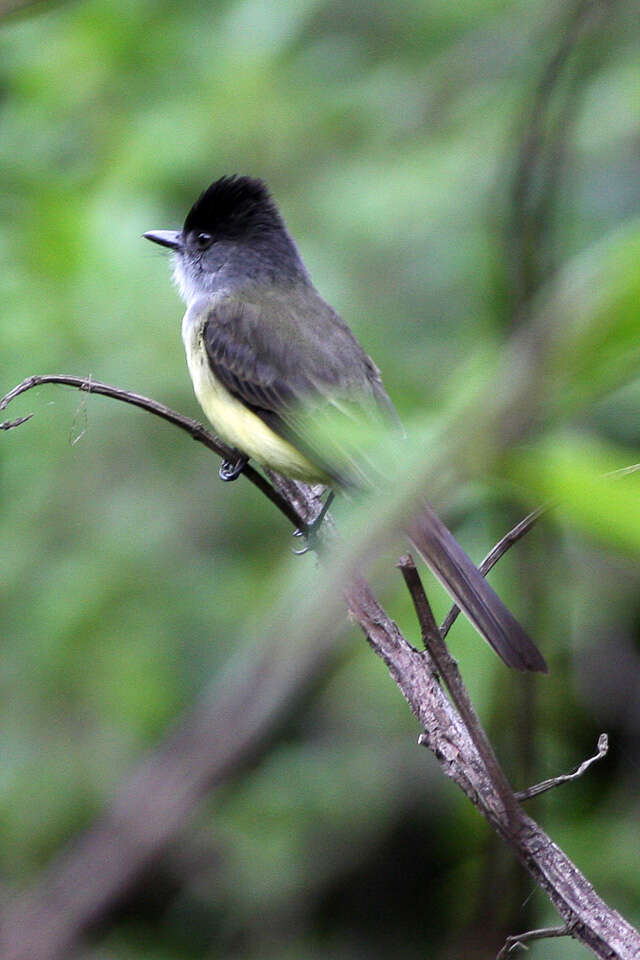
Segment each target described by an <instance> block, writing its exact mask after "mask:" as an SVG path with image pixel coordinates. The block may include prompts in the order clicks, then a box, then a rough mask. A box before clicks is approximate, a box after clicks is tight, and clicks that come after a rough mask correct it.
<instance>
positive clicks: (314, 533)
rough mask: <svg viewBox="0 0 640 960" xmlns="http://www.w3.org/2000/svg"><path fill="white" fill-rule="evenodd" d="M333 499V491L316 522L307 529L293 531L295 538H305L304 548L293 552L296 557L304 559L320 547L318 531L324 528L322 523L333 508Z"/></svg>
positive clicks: (308, 525) (307, 526)
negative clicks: (311, 551) (307, 554)
mask: <svg viewBox="0 0 640 960" xmlns="http://www.w3.org/2000/svg"><path fill="white" fill-rule="evenodd" d="M333 497H334V493H333V490H331V491H330V492H329V494H328V496H327V499H326V500H325V502H324V503H323V505H322V510H321V511H320V513H319V514H318V516H317V517H316V518H315V520H313V521H312V523H308V524H307V525H306V526H305V527H301V528H300V529H299V530H294V531H293V535H294V537H304V538H305V544H304V547H302V548H301V549H300V550H294V551H293V553H294V554H295V556H296V557H302V556H304V554H305V553H308V552H309V550H315V549H316V547H317V545H318V531H319V530H320V527H321V526H322V521H323V520H324V518H325V517H326V515H327V511H328V509H329V507H330V506H331V503H332V501H333Z"/></svg>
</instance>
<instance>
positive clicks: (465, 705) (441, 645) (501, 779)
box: [397, 554, 521, 830]
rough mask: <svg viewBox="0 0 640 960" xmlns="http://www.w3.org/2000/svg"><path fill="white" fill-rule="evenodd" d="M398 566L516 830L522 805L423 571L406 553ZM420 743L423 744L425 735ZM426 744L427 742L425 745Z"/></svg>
mask: <svg viewBox="0 0 640 960" xmlns="http://www.w3.org/2000/svg"><path fill="white" fill-rule="evenodd" d="M397 566H398V567H399V569H400V572H401V573H402V576H403V577H404V581H405V583H406V585H407V589H408V590H409V593H410V594H411V599H412V600H413V606H414V608H415V611H416V616H417V618H418V623H419V624H420V628H421V631H422V639H423V641H424V645H425V647H426V649H427V651H428V652H429V654H430V656H431V658H432V660H433V662H434V664H435V666H436V669H437V670H438V673H439V674H440V676H441V677H442V679H443V680H444V682H445V684H446V687H447V690H448V691H449V693H450V694H451V699H452V700H453V702H454V704H455V706H456V707H457V710H458V713H459V714H460V717H461V718H462V721H463V723H464V725H465V727H466V728H467V731H468V733H469V736H470V737H471V739H472V740H473V742H474V744H475V746H476V749H477V751H478V753H479V754H480V756H481V757H482V759H483V761H484V764H485V767H486V768H487V774H488V776H489V777H490V778H491V780H492V782H493V783H494V785H495V787H496V789H497V791H498V793H499V794H500V797H501V798H502V802H503V803H504V807H505V811H506V813H507V817H508V819H509V822H510V824H511V826H512V828H513V829H514V830H515V829H516V828H517V826H518V823H519V821H520V814H521V811H520V808H519V806H518V804H517V802H516V799H515V796H514V793H513V789H512V788H511V785H510V784H509V781H508V780H507V777H506V775H505V773H504V770H503V769H502V767H501V766H500V763H499V761H498V758H497V757H496V755H495V753H494V752H493V747H492V746H491V743H490V741H489V738H488V737H487V734H486V733H485V730H484V727H483V726H482V723H481V722H480V718H479V716H478V714H477V713H476V710H475V707H474V706H473V703H472V702H471V698H470V696H469V693H468V691H467V688H466V686H465V684H464V681H463V679H462V676H461V674H460V670H459V668H458V664H457V661H456V660H455V659H454V658H453V657H452V656H451V654H450V653H449V650H448V649H447V646H446V644H445V642H444V640H443V639H442V635H441V633H440V630H439V629H438V624H437V623H436V620H435V617H434V615H433V611H432V609H431V604H430V603H429V600H428V598H427V595H426V593H425V589H424V586H423V583H422V580H421V579H420V574H419V573H418V570H417V568H416V565H415V563H414V560H413V557H412V556H411V555H410V554H405V556H403V557H401V558H400V560H399V561H398V563H397ZM418 742H419V743H421V744H423V740H422V737H419V738H418ZM423 745H427V744H423Z"/></svg>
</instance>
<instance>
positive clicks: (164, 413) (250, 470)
mask: <svg viewBox="0 0 640 960" xmlns="http://www.w3.org/2000/svg"><path fill="white" fill-rule="evenodd" d="M46 383H59V384H62V385H63V386H67V387H75V389H76V390H82V391H84V392H85V393H97V394H100V396H103V397H111V398H112V399H113V400H121V401H122V402H123V403H130V404H132V406H134V407H139V408H140V409H141V410H146V411H147V412H148V413H152V414H154V416H156V417H161V418H162V419H163V420H167V421H168V422H169V423H173V424H174V425H175V426H176V427H180V429H181V430H184V431H185V432H186V433H188V434H189V436H190V437H192V438H193V439H194V440H196V441H197V442H198V443H202V444H204V446H205V447H208V448H209V450H212V451H213V452H214V453H216V454H217V455H218V456H219V457H222V458H225V459H228V458H229V457H232V456H233V451H231V450H229V448H228V447H227V446H225V444H224V443H223V442H222V441H221V440H219V439H218V438H217V437H214V435H213V434H212V433H209V431H208V430H207V429H206V428H205V427H203V426H202V424H201V423H199V422H198V421H197V420H192V419H191V417H185V416H183V415H182V414H180V413H176V411H175V410H172V409H171V408H170V407H167V406H165V404H164V403H159V402H158V401H157V400H151V399H150V398H149V397H145V396H143V395H142V394H140V393H134V392H133V391H131V390H123V389H121V388H120V387H114V386H112V385H111V384H109V383H101V382H100V381H99V380H93V379H91V378H90V377H72V376H67V375H66V374H57V373H56V374H41V375H35V376H32V377H27V378H26V380H23V381H22V383H19V384H18V385H17V386H16V387H14V388H13V390H10V391H9V393H7V394H6V395H5V396H4V397H3V398H2V400H0V411H1V410H5V409H6V408H7V406H8V405H9V404H10V403H11V401H12V400H15V399H16V397H19V396H20V395H21V394H23V393H26V392H27V391H28V390H33V388H34V387H39V386H41V385H42V384H46ZM32 416H33V414H32V413H31V414H29V415H28V416H26V417H21V418H19V419H18V420H14V421H13V422H9V421H6V422H8V423H9V426H8V427H5V426H4V425H3V429H5V430H9V429H11V428H12V427H16V426H19V425H20V424H21V423H25V422H26V421H27V420H29V419H31V417H32ZM242 472H243V475H244V476H245V477H246V478H247V480H249V482H250V483H252V484H253V485H254V486H255V487H257V488H258V490H260V491H261V492H262V493H264V495H265V497H267V498H268V499H269V500H270V501H271V502H272V503H273V504H274V505H275V506H276V507H277V508H278V510H279V511H280V512H281V513H282V514H284V516H285V517H286V518H287V519H288V520H290V521H291V523H292V524H293V525H294V526H296V527H299V526H300V524H301V522H304V519H303V517H301V516H300V515H299V514H298V513H297V512H296V511H295V510H294V508H293V507H292V506H291V504H290V503H289V502H288V501H287V500H286V499H285V498H284V497H282V496H281V495H280V494H279V493H278V492H277V491H276V490H274V488H273V486H272V485H271V484H270V483H269V482H268V480H266V479H265V478H264V477H263V476H262V474H261V473H259V472H258V471H257V470H256V469H255V468H254V467H252V466H251V464H250V463H248V464H247V465H246V467H245V468H244V470H243V471H242Z"/></svg>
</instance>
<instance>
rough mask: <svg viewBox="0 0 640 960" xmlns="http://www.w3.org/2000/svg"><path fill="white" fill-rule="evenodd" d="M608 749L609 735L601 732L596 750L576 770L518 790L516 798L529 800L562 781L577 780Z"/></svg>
mask: <svg viewBox="0 0 640 960" xmlns="http://www.w3.org/2000/svg"><path fill="white" fill-rule="evenodd" d="M608 751H609V737H608V736H607V734H606V733H601V734H600V736H599V737H598V752H597V753H596V754H594V755H593V756H592V757H589V759H588V760H583V762H582V763H581V764H580V766H579V767H578V769H577V770H574V772H573V773H563V774H562V775H561V776H559V777H551V779H550V780H543V781H542V783H536V785H535V786H533V787H529V788H528V789H527V790H519V791H518V793H516V797H517V799H518V800H520V801H524V800H530V799H531V797H537V796H539V795H540V794H541V793H546V791H547V790H553V788H554V787H559V786H561V784H563V783H571V781H572V780H577V779H578V778H579V777H581V776H582V775H583V773H586V771H587V770H588V769H589V767H590V766H591V764H592V763H595V762H596V760H602V758H603V757H606V755H607V753H608Z"/></svg>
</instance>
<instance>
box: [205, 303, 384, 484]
mask: <svg viewBox="0 0 640 960" xmlns="http://www.w3.org/2000/svg"><path fill="white" fill-rule="evenodd" d="M203 341H204V346H205V350H206V353H207V358H208V361H209V365H210V367H211V370H212V372H213V374H214V376H215V377H216V378H217V379H218V380H219V381H220V382H221V383H222V384H223V385H224V386H225V387H226V389H227V390H228V391H229V392H230V393H231V394H232V395H233V396H234V397H236V399H238V400H240V401H241V402H242V403H244V404H245V405H246V406H247V407H249V409H251V410H252V411H253V412H254V413H255V414H256V415H257V416H259V417H260V418H261V419H262V420H263V421H264V422H265V423H267V424H268V426H269V427H270V428H271V429H272V430H274V431H275V432H276V433H278V434H279V435H280V436H282V437H284V438H285V439H287V440H288V441H289V442H291V443H292V444H293V445H294V446H295V447H296V448H297V449H298V450H300V451H301V452H302V453H304V454H305V455H306V456H307V457H309V459H311V461H312V462H314V463H315V464H316V465H317V466H319V467H321V468H322V470H323V471H324V472H326V473H327V474H328V475H329V476H331V477H332V479H334V480H335V481H336V482H337V483H340V484H342V485H351V484H353V483H354V482H355V483H356V484H359V483H362V482H366V476H367V472H368V471H367V469H366V467H365V466H364V464H363V461H362V459H361V458H360V457H359V456H358V454H357V453H356V452H354V450H353V449H345V447H344V446H341V444H340V442H339V441H336V442H335V443H334V439H333V438H334V437H335V433H336V431H335V430H333V431H331V428H330V426H329V427H328V430H327V433H326V434H325V433H323V431H322V430H319V429H318V428H319V426H321V424H322V421H323V420H324V419H326V421H327V424H328V425H329V424H330V425H333V426H334V427H335V424H336V422H339V421H340V420H343V421H344V422H345V423H349V424H351V425H353V430H352V431H350V433H351V434H353V433H354V432H355V433H357V430H358V426H359V425H362V424H365V423H371V422H375V421H378V422H379V421H380V420H384V419H386V420H393V421H394V422H395V423H398V424H399V420H398V417H397V414H396V412H395V410H394V408H393V405H392V403H391V400H390V399H389V397H388V396H387V394H386V392H385V390H384V387H383V386H382V381H381V379H380V373H379V371H378V369H377V367H376V366H375V364H374V363H373V361H372V360H371V359H370V358H369V357H368V356H367V354H366V353H365V352H364V350H363V349H362V347H361V346H360V344H359V343H358V341H357V340H356V338H355V337H354V336H353V334H352V333H351V331H350V330H349V328H348V327H347V325H346V324H345V323H344V322H343V321H342V320H341V318H340V317H339V316H338V315H337V314H336V313H335V312H334V311H333V310H332V309H331V308H330V307H329V306H328V304H326V303H325V302H324V301H323V300H321V298H320V297H319V296H318V295H317V294H316V293H315V291H313V290H311V291H310V290H309V289H307V288H303V290H302V291H288V292H287V293H286V295H285V293H284V292H283V293H278V294H277V295H273V294H271V295H269V294H267V295H266V296H265V297H264V298H262V299H261V301H260V302H259V303H258V302H252V301H249V300H240V299H237V298H229V299H228V300H225V301H223V302H222V303H221V304H219V305H217V306H216V307H215V308H214V309H212V310H211V311H210V313H209V314H208V316H207V320H206V322H205V324H204V327H203ZM337 432H338V433H341V431H337ZM319 437H321V439H319Z"/></svg>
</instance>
